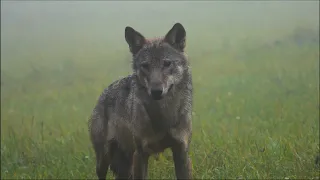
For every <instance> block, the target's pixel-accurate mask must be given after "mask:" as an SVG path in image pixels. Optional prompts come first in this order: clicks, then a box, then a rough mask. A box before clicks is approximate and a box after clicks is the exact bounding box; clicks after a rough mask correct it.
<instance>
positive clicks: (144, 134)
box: [88, 23, 192, 179]
mask: <svg viewBox="0 0 320 180" xmlns="http://www.w3.org/2000/svg"><path fill="white" fill-rule="evenodd" d="M125 38H126V41H127V43H128V45H129V48H130V51H131V53H132V69H133V73H132V74H131V75H129V76H127V77H125V78H122V79H120V80H117V81H115V82H113V83H112V84H110V85H109V86H108V87H107V88H106V89H105V90H104V91H103V93H102V94H101V95H100V97H99V99H98V102H97V104H96V106H95V108H94V110H93V112H92V115H91V117H90V119H89V122H88V125H89V133H90V138H91V142H92V144H93V148H94V150H95V154H96V174H97V176H98V178H99V179H105V178H106V175H107V171H108V169H109V168H110V170H111V171H112V172H113V173H114V175H115V177H116V179H133V178H134V179H140V178H141V179H146V178H147V172H148V158H149V157H150V156H151V155H154V154H157V153H161V152H163V151H164V150H165V149H166V148H171V150H172V153H173V161H174V165H175V172H176V176H177V179H190V178H191V177H192V175H191V161H190V159H189V156H188V151H189V144H190V142H191V135H192V128H191V112H192V78H191V71H190V68H189V62H188V60H187V57H186V55H185V53H184V47H185V31H184V28H183V26H182V25H181V24H179V23H177V24H175V25H174V26H173V28H172V29H171V30H170V31H169V32H168V33H167V34H166V36H165V37H163V38H158V39H153V40H148V39H145V38H144V37H143V36H142V35H141V34H140V33H138V32H137V31H135V30H134V29H132V28H131V27H127V28H126V31H125ZM166 60H170V61H171V62H172V64H171V66H168V68H164V67H163V63H164V61H166ZM145 62H148V63H149V67H150V71H148V72H147V71H146V70H145V69H143V68H142V63H145ZM152 88H159V89H163V97H162V99H161V100H157V101H156V100H154V99H153V98H152V96H151V94H150V89H152Z"/></svg>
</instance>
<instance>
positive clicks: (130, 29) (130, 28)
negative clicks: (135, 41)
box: [124, 26, 134, 33]
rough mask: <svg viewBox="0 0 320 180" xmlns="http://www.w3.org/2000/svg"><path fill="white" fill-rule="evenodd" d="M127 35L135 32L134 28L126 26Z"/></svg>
mask: <svg viewBox="0 0 320 180" xmlns="http://www.w3.org/2000/svg"><path fill="white" fill-rule="evenodd" d="M124 31H125V33H128V32H133V31H134V29H133V28H132V27H130V26H126V28H125V30H124Z"/></svg>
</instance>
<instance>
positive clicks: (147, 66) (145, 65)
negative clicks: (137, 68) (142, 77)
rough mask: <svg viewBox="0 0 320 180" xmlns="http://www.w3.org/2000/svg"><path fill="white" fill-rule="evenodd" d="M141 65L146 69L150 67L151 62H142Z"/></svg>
mask: <svg viewBox="0 0 320 180" xmlns="http://www.w3.org/2000/svg"><path fill="white" fill-rule="evenodd" d="M141 67H142V68H143V69H145V70H148V69H149V64H147V63H143V64H141Z"/></svg>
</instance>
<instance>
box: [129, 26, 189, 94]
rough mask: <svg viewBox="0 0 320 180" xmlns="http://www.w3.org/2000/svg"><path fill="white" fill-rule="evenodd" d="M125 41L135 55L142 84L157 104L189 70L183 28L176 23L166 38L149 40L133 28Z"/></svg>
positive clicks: (139, 79)
mask: <svg viewBox="0 0 320 180" xmlns="http://www.w3.org/2000/svg"><path fill="white" fill-rule="evenodd" d="M125 39H126V41H127V43H128V45H129V48H130V51H131V53H132V55H133V62H132V63H133V71H134V72H135V74H136V75H137V77H138V81H139V83H140V84H141V85H142V86H143V87H145V88H146V89H147V91H148V94H149V95H150V96H151V97H152V98H153V99H154V100H160V99H162V98H163V97H164V96H165V95H166V94H167V93H168V92H169V91H170V90H171V89H172V87H173V86H175V85H177V84H179V83H180V81H181V80H182V77H183V73H184V72H185V70H186V68H187V67H188V62H187V58H186V56H185V55H184V48H185V45H186V31H185V29H184V27H183V26H182V25H181V24H180V23H176V24H175V25H174V26H173V27H172V28H171V29H170V30H169V32H168V33H167V34H166V35H165V36H164V37H163V38H159V39H150V40H149V39H146V38H145V37H144V36H143V35H142V34H141V33H139V32H137V31H136V30H134V29H133V28H132V27H126V28H125Z"/></svg>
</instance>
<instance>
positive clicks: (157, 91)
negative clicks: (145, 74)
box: [151, 89, 162, 100]
mask: <svg viewBox="0 0 320 180" xmlns="http://www.w3.org/2000/svg"><path fill="white" fill-rule="evenodd" d="M151 96H152V98H153V99H154V100H160V99H161V98H162V89H151Z"/></svg>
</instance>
